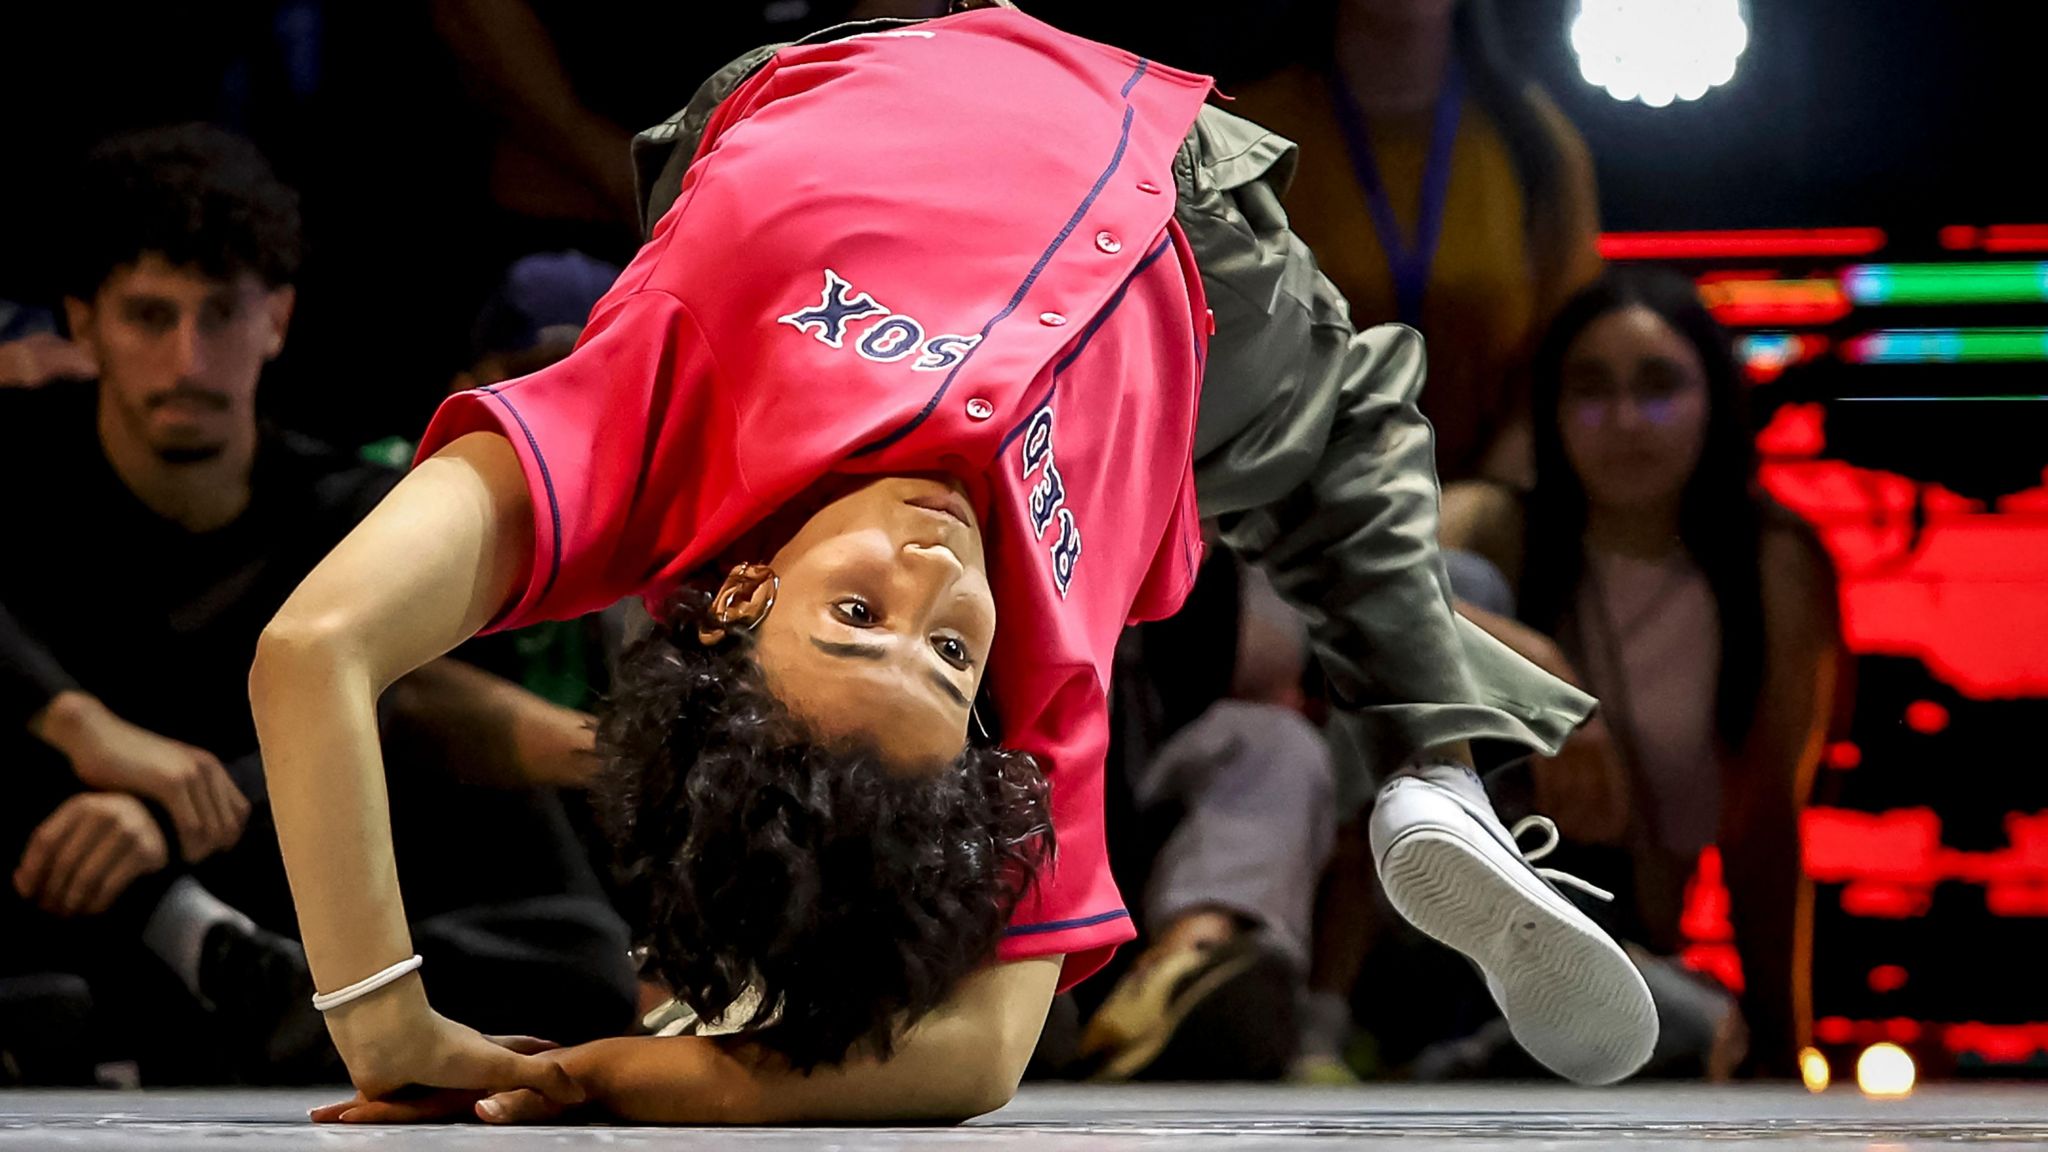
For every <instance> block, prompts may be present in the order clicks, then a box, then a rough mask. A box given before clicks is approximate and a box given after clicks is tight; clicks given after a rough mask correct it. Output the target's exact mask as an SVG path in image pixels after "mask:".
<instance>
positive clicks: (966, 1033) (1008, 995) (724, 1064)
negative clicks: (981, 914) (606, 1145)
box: [483, 956, 1062, 1124]
mask: <svg viewBox="0 0 2048 1152" xmlns="http://www.w3.org/2000/svg"><path fill="white" fill-rule="evenodd" d="M1061 960H1062V957H1059V956H1040V957H1034V958H1032V959H1030V960H1020V961H1017V962H1015V963H1010V964H998V965H994V966H992V967H989V968H985V969H983V970H981V971H980V972H978V973H976V974H974V975H973V976H970V977H968V978H967V979H966V980H964V981H962V982H961V984H960V987H959V989H958V990H956V991H955V992H954V993H953V995H952V997H951V998H950V999H948V1000H947V1002H946V1004H945V1005H944V1006H943V1007H941V1008H940V1009H938V1010H937V1011H935V1012H933V1013H931V1014H930V1015H929V1016H926V1017H925V1018H924V1019H923V1020H921V1021H919V1022H918V1023H917V1025H916V1026H915V1027H913V1028H912V1029H911V1030H910V1032H909V1033H908V1034H907V1035H906V1036H904V1037H903V1039H902V1041H901V1042H900V1043H898V1045H897V1047H896V1051H895V1054H894V1055H893V1056H891V1057H890V1058H889V1059H888V1060H887V1061H878V1060H872V1059H866V1060H852V1061H849V1062H847V1063H846V1064H844V1065H842V1066H840V1067H837V1068H823V1069H819V1070H817V1071H815V1072H813V1073H811V1074H810V1075H808V1076H806V1075H801V1074H798V1073H795V1072H792V1071H790V1070H788V1069H787V1068H786V1067H784V1066H782V1065H780V1064H779V1063H778V1062H776V1061H774V1060H773V1059H769V1058H764V1057H762V1056H761V1055H760V1054H758V1053H753V1052H748V1051H746V1050H744V1049H742V1050H740V1051H739V1052H737V1053H731V1052H728V1051H726V1050H725V1048H724V1047H723V1046H722V1045H719V1044H717V1043H715V1042H713V1041H711V1040H707V1039H703V1038H699V1037H690V1036H676V1037H667V1038H646V1037H625V1038H621V1039H617V1040H599V1041H597V1042H596V1043H594V1044H587V1045H584V1046H583V1047H582V1048H580V1049H572V1050H571V1051H570V1052H569V1053H568V1054H566V1055H565V1056H564V1058H563V1064H564V1066H565V1067H567V1068H568V1069H569V1072H570V1074H571V1075H572V1076H574V1077H575V1079H576V1080H577V1082H578V1083H579V1084H581V1085H582V1087H583V1088H584V1090H585V1091H586V1092H588V1093H589V1094H590V1100H591V1103H592V1104H594V1105H595V1106H596V1107H597V1108H598V1109H599V1110H600V1111H602V1112H603V1113H604V1114H605V1115H606V1116H607V1117H609V1118H612V1119H616V1120H622V1121H626V1122H628V1123H639V1124H707V1123H708V1124H799V1123H805V1124H815V1123H844V1122H875V1121H909V1120H924V1121H932V1120H938V1121H956V1120H965V1119H967V1118H968V1117H971V1116H978V1115H980V1114H982V1113H984V1112H992V1111H994V1110H995V1109H997V1108H1000V1107H1002V1106H1003V1105H1004V1104H1007V1103H1009V1101H1010V1097H1011V1096H1013V1095H1015V1094H1016V1091H1017V1082H1018V1081H1019V1080H1021V1079H1022V1078H1023V1076H1024V1066H1025V1065H1026V1064H1028V1063H1029V1062H1030V1060H1031V1052H1032V1049H1033V1048H1034V1047H1036V1046H1037V1043H1038V1034H1039V1031H1040V1030H1041V1029H1042V1028H1043V1027H1044V1026H1045V1016H1046V1011H1047V1009H1048V1007H1049V1006H1050V1005H1051V1004H1052V997H1053V990H1054V989H1055V988H1056V987H1057V986H1058V984H1059V975H1060V963H1061ZM517 1095H518V1100H517V1101H508V1102H507V1103H508V1107H509V1108H511V1109H514V1111H512V1113H511V1114H510V1115H508V1116H506V1117H504V1118H505V1119H510V1120H518V1119H522V1118H523V1117H522V1116H521V1115H520V1114H519V1113H518V1111H516V1109H518V1108H520V1107H521V1106H522V1105H523V1106H524V1107H527V1108H536V1107H538V1106H539V1101H538V1100H536V1099H535V1098H533V1097H532V1095H531V1094H530V1093H520V1094H517ZM483 1114H484V1116H485V1118H486V1119H498V1117H492V1116H490V1114H489V1112H488V1110H486V1111H485V1112H484V1113H483Z"/></svg>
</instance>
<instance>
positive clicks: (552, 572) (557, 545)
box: [477, 385, 562, 603]
mask: <svg viewBox="0 0 2048 1152" xmlns="http://www.w3.org/2000/svg"><path fill="white" fill-rule="evenodd" d="M477 391H479V392H482V393H483V394H484V395H486V396H489V397H490V398H491V399H493V400H496V401H497V402H498V403H500V404H503V405H504V406H505V411H507V412H510V413H511V414H512V419H513V421H514V422H516V423H517V424H518V425H519V430H520V431H521V432H524V433H526V446H527V447H528V448H531V449H533V462H534V463H535V464H538V465H540V484H541V487H542V488H543V489H545V490H546V491H547V494H548V514H549V515H551V516H553V517H554V522H555V533H554V536H553V537H552V538H551V540H550V541H549V542H550V543H551V544H553V545H554V548H553V550H552V553H551V554H550V555H549V556H548V578H547V583H545V584H543V585H541V589H540V599H541V600H545V599H547V598H548V593H550V592H552V591H554V590H555V577H557V576H560V575H561V574H562V505H561V503H560V502H559V501H557V500H556V499H555V479H554V477H553V476H551V475H549V474H548V458H547V457H545V456H543V455H541V454H540V441H538V440H536V439H534V436H533V429H532V428H530V427H528V426H527V423H526V417H524V416H521V415H520V414H519V409H517V408H514V407H513V406H512V402H511V401H510V400H507V399H505V398H504V397H503V396H500V395H499V394H498V390H497V389H496V388H495V387H492V386H489V385H486V386H484V387H482V388H479V389H477ZM536 603H538V601H536Z"/></svg>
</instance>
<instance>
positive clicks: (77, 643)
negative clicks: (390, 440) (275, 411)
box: [0, 384, 399, 761]
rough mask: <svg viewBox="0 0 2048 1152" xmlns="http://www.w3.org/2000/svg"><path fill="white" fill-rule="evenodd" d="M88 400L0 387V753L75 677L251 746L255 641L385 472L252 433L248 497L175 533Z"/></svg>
mask: <svg viewBox="0 0 2048 1152" xmlns="http://www.w3.org/2000/svg"><path fill="white" fill-rule="evenodd" d="M97 403H98V395H97V388H96V386H94V385H92V384H82V385H53V386H51V387H48V388H44V389H40V390H36V391H16V392H8V391H5V390H0V501H4V507H5V522H6V530H5V535H4V537H0V540H4V543H0V557H4V559H0V609H4V615H6V616H11V617H12V625H13V626H12V627H11V628H10V627H9V625H8V622H7V621H6V620H4V619H0V748H4V747H6V746H7V745H9V744H11V743H13V742H14V741H15V740H16V739H17V738H28V739H33V738H32V737H26V731H25V725H26V723H27V720H28V718H29V717H30V716H32V715H33V714H34V713H35V712H36V711H38V710H39V709H41V708H42V707H43V706H44V705H45V704H47V703H48V702H49V700H50V698H51V697H52V696H53V695H54V694H55V692H56V691H58V690H61V689H62V688H64V687H70V686H73V685H75V686H77V687H79V688H82V689H84V690H85V691H87V692H90V693H92V694H93V695H95V696H97V697H99V698H100V700H101V701H103V702H104V703H105V704H106V705H107V707H109V708H110V709H112V710H113V711H114V713H115V714H116V715H119V716H121V717H122V718H123V719H126V720H128V721H130V722H132V723H134V724H138V725H140V726H142V727H144V728H147V729H149V730H151V731H153V732H157V733H160V734H162V735H165V736H169V737H172V738H174V739H178V740H183V741H185V742H186V743H189V744H193V745H196V746H198V747H201V748H205V749H206V750H208V751H210V752H212V753H213V754H214V755H216V756H218V757H220V758H221V759H222V760H230V761H231V760H234V759H236V758H239V757H241V756H243V755H246V754H248V753H252V752H254V751H255V750H256V732H255V726H254V724H253V722H252V721H251V719H250V714H249V696H248V681H249V665H250V662H251V661H252V660H253V659H254V658H255V653H256V639H257V637H258V635H260V634H261V632H262V630H263V627H264V625H265V624H267V623H269V622H270V619H271V617H273V616H274V615H276V613H277V610H278V609H279V608H280V607H281V606H282V605H283V604H284V601H285V598H286V597H288V596H290V595H291V593H292V590H293V589H295V588H296V587H297V586H298V584H299V582H300V581H301V580H302V579H304V578H305V576H306V574H307V573H308V572H310V571H311V570H312V568H313V566H314V565H315V564H317V563H319V561H320V559H321V558H322V557H323V556H325V555H326V554H327V553H328V551H330V550H331V549H332V548H333V547H334V546H335V545H336V544H338V543H340V541H341V539H342V537H343V536H345V535H347V534H348V532H349V530H350V529H351V528H353V527H354V526H355V525H356V524H357V522H359V521H360V520H362V518H363V517H364V516H365V515H367V514H368V513H369V511H370V509H371V508H373V507H374V506H375V505H376V504H377V502H378V501H379V500H380V499H382V498H383V497H384V495H385V493H387V492H389V491H390V490H391V488H392V486H393V485H394V484H396V483H397V482H398V478H399V474H398V473H397V472H394V471H392V470H390V469H387V468H382V467H379V466H376V465H371V464H366V463H364V462H362V461H361V460H359V459H356V458H355V457H352V456H349V455H347V454H344V453H341V452H337V451H335V450H333V449H330V448H327V447H325V446H323V445H320V444H318V443H315V442H313V441H311V440H308V439H305V438H304V437H301V436H297V435H294V434H291V433H286V432H281V431H275V430H269V429H266V430H265V432H264V433H263V438H262V440H261V445H260V447H259V448H258V450H257V455H256V464H255V472H254V475H253V477H252V480H251V484H250V490H251V497H250V503H249V506H248V508H247V509H246V510H244V511H243V513H242V515H241V516H240V517H238V518H237V519H236V520H234V521H233V522H232V523H230V524H228V525H227V526H225V527H223V528H220V529H217V530H215V531H211V532H190V531H187V530H186V529H185V528H183V527H181V526H179V525H178V524H175V523H173V522H171V521H169V520H165V519H164V518H162V517H160V516H158V515H157V514H156V513H155V512H152V511H151V510H150V509H149V508H148V507H147V506H146V505H144V504H143V503H142V501H141V500H139V499H137V498H136V497H135V495H134V494H133V493H131V492H130V491H129V490H128V488H127V487H126V486H125V485H124V484H123V483H122V482H121V480H120V478H119V477H118V476H117V475H116V474H115V472H114V470H113V466H112V465H110V464H109V463H108V462H107V459H106V456H105V454H104V453H103V452H102V450H101V448H100V443H99V437H98V434H97V431H96V413H97ZM67 681H68V683H67Z"/></svg>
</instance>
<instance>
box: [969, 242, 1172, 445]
mask: <svg viewBox="0 0 2048 1152" xmlns="http://www.w3.org/2000/svg"><path fill="white" fill-rule="evenodd" d="M1171 247H1173V237H1171V236H1169V237H1167V238H1166V239H1164V240H1161V241H1160V242H1159V247H1157V248H1154V249H1153V250H1152V251H1150V252H1148V253H1146V254H1145V258H1144V259H1143V260H1140V261H1138V266H1137V267H1136V268H1133V269H1131V274H1130V276H1129V278H1127V279H1126V280H1125V281H1124V282H1123V284H1121V285H1120V286H1118V288H1117V290H1116V294H1115V295H1113V296H1111V297H1110V298H1109V301H1108V303H1105V304H1104V305H1103V306H1102V311H1100V312H1097V313H1096V314H1095V319H1093V320H1090V321H1089V322H1088V326H1087V327H1086V328H1083V329H1081V338H1080V339H1078V340H1076V341H1074V347H1073V350H1072V351H1070V352H1068V353H1067V354H1066V355H1065V356H1062V357H1060V362H1059V363H1057V364H1055V365H1053V367H1052V383H1051V384H1050V385H1048V386H1047V387H1046V390H1045V399H1043V400H1040V401H1039V402H1038V403H1036V404H1033V405H1032V406H1031V409H1030V411H1028V412H1026V413H1025V414H1024V418H1023V419H1022V420H1019V421H1017V426H1016V427H1015V428H1012V429H1010V431H1009V434H1008V435H1006V436H1004V437H1003V443H1002V446H1001V447H999V448H997V449H996V455H998V456H1001V455H1002V454H1003V453H1005V452H1008V451H1009V450H1010V443H1011V441H1013V440H1015V439H1017V437H1018V436H1020V435H1022V434H1023V432H1024V429H1025V428H1027V427H1029V426H1030V424H1031V420H1032V417H1035V416H1037V415H1038V413H1039V410H1040V409H1042V408H1044V407H1045V406H1046V405H1048V404H1050V403H1052V398H1053V394H1054V393H1056V392H1058V391H1059V387H1060V373H1062V372H1065V371H1066V370H1067V367H1068V366H1069V365H1071V364H1072V363H1073V362H1074V360H1075V358H1076V357H1078V356H1080V355H1081V353H1082V352H1084V351H1086V350H1087V348H1088V342H1089V341H1090V340H1093V339H1095V334H1096V333H1097V332H1099V331H1101V330H1102V325H1103V323H1104V322H1105V321H1107V320H1108V319H1109V316H1110V313H1112V312H1115V311H1116V309H1117V305H1119V304H1122V303H1123V302H1124V296H1125V295H1126V294H1128V293H1129V292H1130V290H1131V285H1132V284H1134V283H1136V282H1137V279H1138V277H1139V276H1142V275H1144V272H1145V269H1147V268H1150V267H1151V266H1152V265H1153V264H1154V263H1156V262H1157V261H1158V259H1159V258H1160V257H1161V256H1164V255H1166V250H1167V249H1169V248H1171Z"/></svg>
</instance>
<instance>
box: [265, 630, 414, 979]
mask: <svg viewBox="0 0 2048 1152" xmlns="http://www.w3.org/2000/svg"><path fill="white" fill-rule="evenodd" d="M381 687H382V686H381V685H379V684H377V683H375V680H374V678H373V676H372V675H371V673H370V671H369V670H368V668H367V667H366V666H365V664H364V662H363V661H362V660H360V659H359V658H351V657H350V656H349V655H348V653H347V651H346V649H344V648H343V647H341V646H340V645H338V644H335V643H332V642H330V641H326V640H322V639H306V640H298V639H291V638H280V637H278V636H275V635H267V636H266V638H265V641H264V643H263V644H262V645H261V646H260V647H259V649H258V653H257V659H256V664H255V667H254V668H253V669H252V670H251V672H250V677H249V702H250V706H251V710H252V713H253V715H254V718H255V722H256V735H257V739H258V741H259V742H260V744H261V746H262V749H263V769H264V776H265V779H266V781H267V783H268V788H269V794H270V805H271V811H272V815H273V818H274V820H275V821H276V825H277V838H278V847H279V849H280V850H281V852H282V853H283V859H284V866H285V874H286V876H287V878H288V879H289V880H290V883H291V891H292V902H293V904H294V905H295V906H296V907H297V909H298V916H299V934H300V938H301V939H302V940H303V941H304V943H305V949H306V961H307V964H308V965H309V966H310V967H311V968H312V970H313V976H314V983H315V985H316V986H317V987H319V988H321V989H323V990H329V991H331V990H333V989H336V988H341V987H344V986H346V985H348V984H352V983H354V982H355V981H357V980H360V979H362V978H364V977H366V976H369V975H371V974H372V973H375V972H377V971H380V970H381V969H383V968H385V967H386V966H388V965H390V964H393V963H396V962H397V961H399V960H403V959H405V958H406V957H408V956H410V955H412V952H413V949H412V933H411V931H410V930H409V929H408V928H407V926H406V918H405V907H404V903H403V901H402V900H401V898H400V895H399V887H398V865H397V861H396V859H395V858H394V855H393V850H392V845H391V820H390V809H389V806H388V800H387V797H386V794H385V789H384V770H383V753H382V751H381V748H380V745H379V739H378V732H377V722H376V700H377V695H378V692H379V689H380V688H381Z"/></svg>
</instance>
